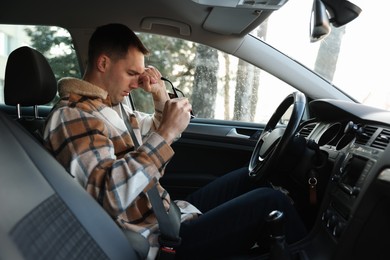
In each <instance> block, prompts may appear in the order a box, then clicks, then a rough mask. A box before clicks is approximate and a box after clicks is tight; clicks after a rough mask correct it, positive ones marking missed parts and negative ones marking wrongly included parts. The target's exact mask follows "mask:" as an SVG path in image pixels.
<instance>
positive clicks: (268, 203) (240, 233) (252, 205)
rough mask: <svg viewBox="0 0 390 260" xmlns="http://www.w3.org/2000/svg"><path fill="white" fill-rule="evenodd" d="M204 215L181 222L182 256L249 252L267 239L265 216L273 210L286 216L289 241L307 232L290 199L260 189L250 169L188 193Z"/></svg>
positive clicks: (202, 256) (277, 192)
mask: <svg viewBox="0 0 390 260" xmlns="http://www.w3.org/2000/svg"><path fill="white" fill-rule="evenodd" d="M186 200H187V201H188V202H190V203H192V204H193V205H194V206H196V207H197V208H198V209H199V210H200V211H201V212H202V213H203V215H201V216H199V218H198V219H195V220H192V221H186V222H184V223H182V225H181V228H180V236H181V238H182V244H181V246H180V248H179V249H178V252H177V257H178V258H179V259H180V258H182V259H191V258H194V259H206V258H215V257H217V256H218V257H222V256H232V255H236V254H240V253H241V254H242V253H245V252H248V251H249V249H250V248H251V247H252V246H253V245H254V244H255V243H256V242H260V243H263V242H264V243H266V244H267V242H268V232H267V230H266V228H265V224H266V221H265V218H266V217H267V216H268V214H269V213H270V212H271V211H273V210H280V211H283V212H284V214H285V216H286V225H285V230H286V241H287V242H288V243H292V242H295V241H297V240H299V239H301V238H303V237H304V235H305V234H306V230H305V227H304V225H303V223H302V222H301V220H300V218H299V216H298V214H297V212H296V211H295V209H294V207H293V206H292V205H291V202H290V200H289V199H288V198H287V197H286V196H285V195H284V194H283V193H281V192H280V191H276V190H274V189H271V188H265V187H264V188H258V187H256V186H255V184H254V183H253V181H252V180H251V179H250V177H249V175H248V169H247V168H241V169H238V170H236V171H233V172H231V173H229V174H227V175H224V176H223V177H220V178H218V179H217V180H215V181H213V182H211V183H210V184H208V185H206V186H205V187H203V188H201V189H199V190H197V191H196V192H194V193H193V194H191V195H189V196H188V198H187V199H186Z"/></svg>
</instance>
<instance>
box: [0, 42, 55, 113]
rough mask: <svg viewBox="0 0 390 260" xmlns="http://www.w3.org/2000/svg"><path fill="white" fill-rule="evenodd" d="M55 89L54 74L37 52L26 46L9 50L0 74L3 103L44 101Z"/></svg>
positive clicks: (21, 103) (49, 97) (25, 104)
mask: <svg viewBox="0 0 390 260" xmlns="http://www.w3.org/2000/svg"><path fill="white" fill-rule="evenodd" d="M56 93H57V81H56V78H55V76H54V73H53V71H52V69H51V67H50V65H49V63H48V62H47V60H46V58H45V57H44V56H43V55H42V54H41V53H40V52H38V51H36V50H34V49H32V48H30V47H27V46H23V47H20V48H18V49H16V50H14V51H13V52H11V54H10V55H9V57H8V61H7V65H6V69H5V77H4V101H5V104H7V105H17V104H20V105H21V106H34V105H44V104H47V103H49V102H50V101H52V100H53V99H54V97H55V95H56Z"/></svg>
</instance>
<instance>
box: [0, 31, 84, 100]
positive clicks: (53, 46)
mask: <svg viewBox="0 0 390 260" xmlns="http://www.w3.org/2000/svg"><path fill="white" fill-rule="evenodd" d="M21 46H30V47H32V48H34V49H36V50H38V51H40V52H41V53H42V54H43V55H44V56H45V57H46V59H47V60H48V62H49V64H50V66H51V68H52V69H53V72H54V75H55V77H56V79H57V80H58V79H60V78H62V77H64V76H74V77H80V66H79V64H78V61H77V57H76V54H75V51H74V49H73V45H72V39H71V37H70V34H69V32H68V31H67V30H65V29H63V28H60V27H55V26H25V25H2V24H0V104H4V75H5V67H6V63H7V59H8V55H9V54H10V53H11V52H12V51H13V50H15V49H17V48H19V47H21ZM55 101H56V100H53V101H52V103H53V102H55ZM48 105H50V104H48Z"/></svg>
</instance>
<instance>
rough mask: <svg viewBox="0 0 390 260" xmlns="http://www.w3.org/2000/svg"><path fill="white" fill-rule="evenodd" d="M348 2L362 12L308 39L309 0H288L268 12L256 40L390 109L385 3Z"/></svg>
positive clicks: (363, 100) (362, 98) (359, 98)
mask: <svg viewBox="0 0 390 260" xmlns="http://www.w3.org/2000/svg"><path fill="white" fill-rule="evenodd" d="M351 2H352V3H354V4H355V5H357V6H359V7H360V8H361V9H362V12H361V14H360V15H359V16H358V17H357V18H356V19H355V20H353V21H351V22H350V23H348V24H346V25H345V26H342V27H338V28H336V27H333V26H331V33H330V34H329V35H328V36H327V37H326V38H324V39H323V40H321V41H318V42H314V43H313V42H311V41H310V36H309V31H310V27H309V21H310V13H311V9H312V4H313V0H296V1H295V0H290V1H288V2H287V3H286V4H285V5H284V6H283V7H282V8H281V9H279V10H278V11H276V12H274V13H273V14H272V15H271V16H270V17H269V19H268V22H267V23H266V26H267V30H266V32H267V33H266V35H265V36H262V37H261V39H262V40H264V41H265V42H267V43H268V44H270V45H272V46H274V47H275V48H277V49H279V50H280V51H282V52H284V53H285V54H287V55H288V56H290V57H291V58H293V59H295V60H297V61H298V62H300V63H302V64H304V65H305V66H307V67H308V68H310V69H312V70H313V71H316V72H317V73H318V74H320V75H322V76H323V77H324V78H326V79H328V80H329V81H330V82H332V83H333V84H334V85H335V86H336V87H337V88H339V89H341V90H342V91H344V92H345V93H347V94H348V95H350V96H351V97H352V98H354V99H355V100H357V101H358V102H361V103H364V104H368V105H371V106H376V107H379V108H384V109H387V110H389V109H390V84H389V83H390V82H389V81H390V77H389V76H388V73H389V69H390V66H389V62H390V50H389V47H390V37H387V36H386V33H387V31H388V28H387V25H388V23H387V22H386V17H387V12H388V10H389V7H390V2H388V1H385V0H382V1H376V2H375V4H374V3H373V2H372V1H367V0H351ZM286 17H289V19H288V20H287V19H286ZM262 26H264V25H262ZM263 31H264V30H263ZM252 34H253V35H254V36H256V35H255V32H253V33H252ZM321 62H322V63H321Z"/></svg>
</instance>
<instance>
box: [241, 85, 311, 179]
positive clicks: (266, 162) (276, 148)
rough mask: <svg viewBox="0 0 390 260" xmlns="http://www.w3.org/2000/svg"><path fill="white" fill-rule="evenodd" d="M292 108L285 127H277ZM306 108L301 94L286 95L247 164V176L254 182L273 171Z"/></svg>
mask: <svg viewBox="0 0 390 260" xmlns="http://www.w3.org/2000/svg"><path fill="white" fill-rule="evenodd" d="M291 106H292V112H291V117H290V120H289V122H288V124H287V126H286V127H277V124H278V122H280V119H281V118H282V116H283V115H284V114H285V113H286V111H287V110H288V109H289V108H290V107H291ZM305 107H306V97H305V95H304V94H303V93H301V92H294V93H292V94H290V95H288V96H287V97H286V98H285V99H284V100H283V101H282V103H280V105H279V106H278V108H277V109H276V111H275V113H274V114H273V115H272V117H271V118H270V120H269V121H268V123H267V124H266V126H265V128H264V130H263V133H261V135H260V137H259V139H258V141H257V143H256V146H255V149H254V150H253V152H252V156H251V160H250V162H249V167H248V170H249V176H251V177H253V178H254V179H255V180H256V181H259V182H261V181H264V180H266V179H267V178H268V177H269V176H270V174H271V173H272V172H273V171H274V170H275V167H276V166H277V165H278V164H281V162H280V161H279V159H280V158H282V155H283V152H284V150H285V148H286V147H287V145H288V143H289V142H290V141H291V140H292V139H293V137H294V136H295V134H296V133H297V131H298V127H299V124H300V122H301V120H302V117H303V114H304V111H305Z"/></svg>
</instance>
